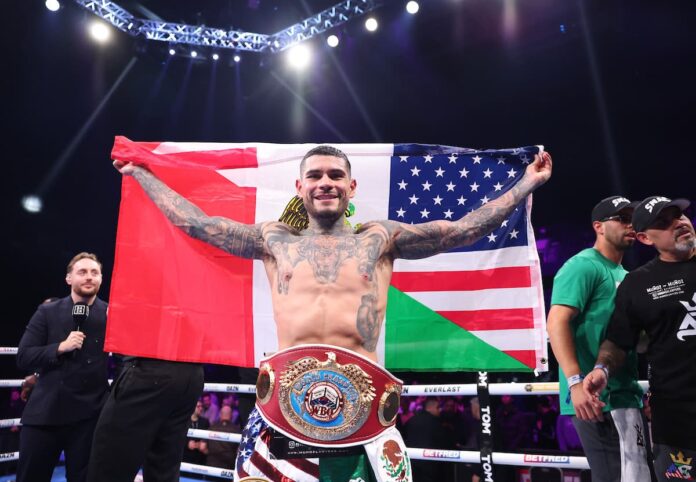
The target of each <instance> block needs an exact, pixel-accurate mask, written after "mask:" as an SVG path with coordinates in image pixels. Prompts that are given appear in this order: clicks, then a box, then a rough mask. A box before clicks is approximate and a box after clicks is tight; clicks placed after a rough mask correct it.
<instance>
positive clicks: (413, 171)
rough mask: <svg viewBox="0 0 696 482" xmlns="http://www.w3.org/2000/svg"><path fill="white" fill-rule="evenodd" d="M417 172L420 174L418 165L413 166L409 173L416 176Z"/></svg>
mask: <svg viewBox="0 0 696 482" xmlns="http://www.w3.org/2000/svg"><path fill="white" fill-rule="evenodd" d="M418 174H420V169H418V166H414V167H413V169H411V175H412V176H418Z"/></svg>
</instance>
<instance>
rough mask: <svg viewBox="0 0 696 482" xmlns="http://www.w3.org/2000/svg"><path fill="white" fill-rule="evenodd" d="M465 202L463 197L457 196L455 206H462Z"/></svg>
mask: <svg viewBox="0 0 696 482" xmlns="http://www.w3.org/2000/svg"><path fill="white" fill-rule="evenodd" d="M465 202H466V199H464V196H459V199H457V206H463V205H464V203H465Z"/></svg>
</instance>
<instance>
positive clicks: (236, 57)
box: [232, 54, 242, 63]
mask: <svg viewBox="0 0 696 482" xmlns="http://www.w3.org/2000/svg"><path fill="white" fill-rule="evenodd" d="M232 60H234V61H235V62H237V63H239V61H240V60H242V58H241V57H240V56H239V54H237V55H235V56H234V57H232Z"/></svg>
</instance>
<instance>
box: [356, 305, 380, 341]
mask: <svg viewBox="0 0 696 482" xmlns="http://www.w3.org/2000/svg"><path fill="white" fill-rule="evenodd" d="M356 326H357V328H358V333H360V336H361V337H362V346H363V348H365V350H367V351H368V352H373V351H375V350H376V349H377V341H378V340H379V330H380V328H381V320H380V317H379V314H378V312H377V296H376V295H373V294H369V295H363V297H362V298H361V300H360V307H359V308H358V316H357V319H356Z"/></svg>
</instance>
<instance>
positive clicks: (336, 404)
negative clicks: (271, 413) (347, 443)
mask: <svg viewBox="0 0 696 482" xmlns="http://www.w3.org/2000/svg"><path fill="white" fill-rule="evenodd" d="M326 355H327V358H326V360H325V361H320V360H318V359H317V358H314V357H311V356H308V357H304V358H301V359H299V360H297V361H293V362H291V363H288V365H287V368H286V369H285V370H284V371H283V372H282V373H281V375H280V377H279V394H278V395H279V402H280V410H281V413H282V414H283V417H284V418H285V419H286V421H287V422H288V423H289V424H290V425H291V426H292V427H293V428H294V429H295V430H297V431H299V432H300V433H302V434H304V435H306V436H309V437H311V438H314V439H316V440H322V441H335V440H341V439H344V438H346V437H348V436H350V435H352V434H354V433H355V432H356V431H358V430H359V429H360V427H362V426H363V424H364V423H365V421H366V420H367V418H368V416H369V415H370V410H371V408H372V401H373V400H374V399H375V396H376V395H375V388H374V386H373V385H372V377H371V376H370V375H369V374H367V373H366V372H365V371H364V370H363V369H362V368H360V367H359V366H358V365H355V364H352V363H349V364H345V365H341V364H340V363H337V362H336V354H335V353H334V352H332V351H327V352H326Z"/></svg>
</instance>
